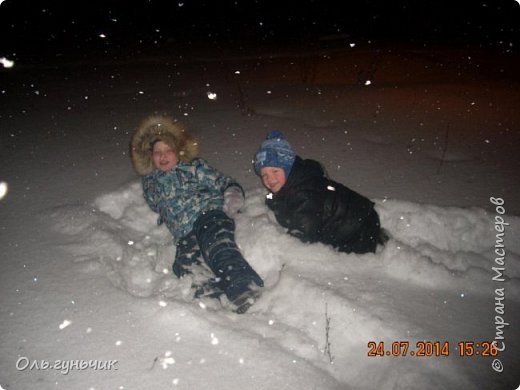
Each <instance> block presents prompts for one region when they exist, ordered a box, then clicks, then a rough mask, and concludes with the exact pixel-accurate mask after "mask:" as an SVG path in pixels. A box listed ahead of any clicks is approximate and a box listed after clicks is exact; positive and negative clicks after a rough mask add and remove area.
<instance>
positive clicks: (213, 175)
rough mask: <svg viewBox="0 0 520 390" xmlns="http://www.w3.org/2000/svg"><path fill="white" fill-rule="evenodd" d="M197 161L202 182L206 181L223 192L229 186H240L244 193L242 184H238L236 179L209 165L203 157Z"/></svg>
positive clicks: (198, 174)
mask: <svg viewBox="0 0 520 390" xmlns="http://www.w3.org/2000/svg"><path fill="white" fill-rule="evenodd" d="M197 163H198V166H197V176H198V177H199V180H200V181H201V182H203V183H205V184H206V185H208V186H212V187H214V188H217V189H218V190H219V191H220V192H221V193H222V194H223V193H224V191H226V190H227V189H228V188H229V187H232V186H235V187H238V188H239V189H240V191H241V192H242V195H243V194H244V190H243V189H242V186H241V185H240V184H238V182H237V181H236V180H235V179H233V178H231V177H229V176H226V175H224V174H222V173H221V172H219V171H218V170H217V169H215V168H213V167H212V166H211V165H209V164H208V163H207V161H206V160H204V159H202V158H199V159H197Z"/></svg>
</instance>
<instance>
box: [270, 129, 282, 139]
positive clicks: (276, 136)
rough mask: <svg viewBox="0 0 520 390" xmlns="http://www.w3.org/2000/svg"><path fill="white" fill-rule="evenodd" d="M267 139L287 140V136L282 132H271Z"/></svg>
mask: <svg viewBox="0 0 520 390" xmlns="http://www.w3.org/2000/svg"><path fill="white" fill-rule="evenodd" d="M266 139H280V140H282V139H283V140H285V139H286V138H285V135H284V134H283V133H282V132H281V131H280V130H271V131H270V132H269V134H267V138H266Z"/></svg>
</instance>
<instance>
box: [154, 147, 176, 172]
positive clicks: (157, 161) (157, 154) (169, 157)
mask: <svg viewBox="0 0 520 390" xmlns="http://www.w3.org/2000/svg"><path fill="white" fill-rule="evenodd" d="M152 159H153V164H154V165H155V168H157V169H159V170H160V171H163V172H168V171H169V170H171V169H172V168H173V167H175V166H176V165H177V162H178V161H179V160H178V158H177V154H176V153H175V151H174V150H173V149H172V148H171V147H170V146H169V145H168V144H167V143H165V142H163V141H157V142H156V143H155V144H154V145H153V152H152Z"/></svg>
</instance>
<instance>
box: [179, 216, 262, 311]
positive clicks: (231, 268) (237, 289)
mask: <svg viewBox="0 0 520 390" xmlns="http://www.w3.org/2000/svg"><path fill="white" fill-rule="evenodd" d="M201 257H202V259H203V260H204V262H205V263H206V264H207V265H208V267H209V268H210V269H211V271H212V272H213V273H214V274H215V279H214V281H213V282H212V283H213V284H214V286H215V287H216V288H218V289H219V290H221V291H223V292H224V293H225V294H226V296H227V297H228V299H229V300H230V301H231V302H233V301H234V300H235V299H236V298H238V297H239V296H240V295H241V294H243V293H244V292H245V291H247V290H250V288H251V283H254V284H256V285H257V286H258V287H263V285H264V282H263V281H262V279H261V278H260V276H259V275H258V274H257V273H256V272H255V270H253V268H252V267H251V266H250V265H249V263H248V262H247V261H246V260H245V259H244V257H243V256H242V254H241V253H240V250H239V249H238V246H237V244H236V242H235V221H234V220H233V219H231V218H229V217H228V216H227V215H226V213H224V212H223V211H221V210H212V211H209V212H205V213H203V214H202V215H201V216H200V217H199V218H198V219H197V221H196V222H195V224H194V226H193V230H192V231H191V232H190V233H189V234H188V235H186V236H185V237H183V238H182V239H181V240H179V242H178V243H177V253H176V256H175V262H174V263H173V272H174V273H175V275H177V277H179V278H180V277H182V276H184V275H186V274H187V273H190V268H191V267H192V266H193V265H196V264H201V261H200V258H201Z"/></svg>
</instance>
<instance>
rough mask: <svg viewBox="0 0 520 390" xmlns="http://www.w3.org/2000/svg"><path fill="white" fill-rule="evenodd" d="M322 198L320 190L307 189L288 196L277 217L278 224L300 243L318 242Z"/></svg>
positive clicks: (321, 215)
mask: <svg viewBox="0 0 520 390" xmlns="http://www.w3.org/2000/svg"><path fill="white" fill-rule="evenodd" d="M323 197H324V193H323V191H321V190H320V188H307V189H306V190H300V191H295V192H293V193H291V194H289V196H288V197H287V198H286V205H285V207H284V212H283V213H280V214H279V215H278V219H279V221H278V222H280V224H281V225H282V226H285V227H287V228H288V230H289V234H291V235H293V236H295V237H298V238H299V239H301V240H302V241H305V242H317V241H320V239H321V234H322V231H321V230H322V229H321V227H322V220H323V206H322V205H323ZM280 219H281V220H280Z"/></svg>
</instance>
